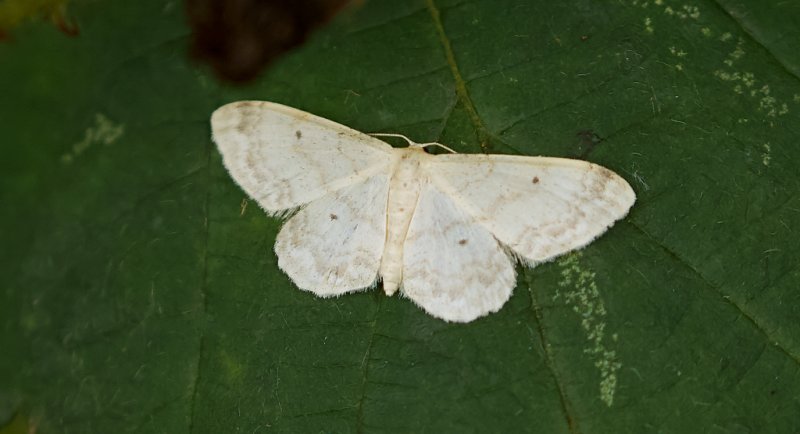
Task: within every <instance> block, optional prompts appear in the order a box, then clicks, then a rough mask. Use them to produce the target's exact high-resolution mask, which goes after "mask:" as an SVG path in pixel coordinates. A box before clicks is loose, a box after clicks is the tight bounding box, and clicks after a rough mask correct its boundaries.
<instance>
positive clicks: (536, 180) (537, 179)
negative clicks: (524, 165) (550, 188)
mask: <svg viewBox="0 0 800 434" xmlns="http://www.w3.org/2000/svg"><path fill="white" fill-rule="evenodd" d="M531 182H533V183H534V184H538V183H539V177H538V176H534V177H533V179H532V180H531Z"/></svg>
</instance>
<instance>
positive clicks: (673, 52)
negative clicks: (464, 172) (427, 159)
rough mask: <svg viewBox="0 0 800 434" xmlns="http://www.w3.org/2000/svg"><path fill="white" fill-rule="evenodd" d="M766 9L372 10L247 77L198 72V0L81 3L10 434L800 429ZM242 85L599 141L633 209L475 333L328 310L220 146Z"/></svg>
mask: <svg viewBox="0 0 800 434" xmlns="http://www.w3.org/2000/svg"><path fill="white" fill-rule="evenodd" d="M769 3H772V4H771V5H770V6H767V5H766V4H765V3H764V2H756V1H755V0H718V1H717V2H697V1H695V2H675V1H672V0H656V1H644V0H625V1H618V2H598V1H588V0H574V1H568V2H545V1H529V2H518V1H507V0H501V1H496V0H475V1H470V2H463V1H457V0H408V1H403V2H381V1H370V2H364V3H363V4H362V5H361V6H354V7H352V8H351V9H349V10H348V11H346V12H344V13H343V14H342V15H341V16H340V17H339V18H338V19H337V20H335V22H334V23H333V24H332V25H331V26H329V27H328V28H326V29H324V30H322V31H321V32H318V33H317V34H316V35H315V37H313V38H312V40H311V41H309V43H308V44H307V45H305V46H304V47H302V48H301V49H299V50H297V51H295V52H293V53H292V54H290V55H288V56H287V57H285V58H284V59H282V60H281V61H279V62H278V63H277V64H276V65H275V66H274V68H273V69H271V70H270V71H268V72H267V73H265V74H264V76H263V77H262V78H261V79H260V80H259V81H258V82H257V83H255V84H254V85H252V86H249V87H247V88H228V87H224V86H220V85H218V84H217V83H216V82H215V81H214V80H213V78H211V76H210V74H208V73H207V72H202V71H200V70H199V68H198V66H197V65H195V64H192V63H191V62H189V61H188V60H187V57H186V45H187V40H188V30H187V29H186V28H185V26H184V24H183V23H184V18H183V11H182V6H181V5H180V4H179V3H178V2H158V1H154V0H146V1H138V2H85V3H81V4H79V5H76V6H75V7H74V8H71V13H72V14H74V16H75V17H76V19H77V21H78V23H79V26H80V28H81V35H80V36H79V37H78V38H65V37H63V36H62V35H61V34H59V33H58V32H57V31H56V30H54V29H52V28H51V27H49V26H48V25H46V24H35V23H31V24H28V25H27V26H23V27H21V28H19V29H17V31H15V34H14V36H15V37H14V41H12V42H6V43H4V44H2V45H0V59H2V67H0V84H2V89H3V97H2V99H0V125H2V128H0V131H2V133H3V158H2V159H0V169H2V171H3V176H2V177H0V186H1V187H0V188H1V189H0V192H1V193H0V194H2V196H0V222H2V228H3V229H2V231H1V232H0V245H2V250H0V273H2V275H0V278H1V279H0V281H1V282H2V284H0V285H2V291H0V330H1V331H0V345H1V346H0V351H2V354H3V356H2V357H0V427H2V426H5V428H2V429H4V430H5V432H17V431H19V430H20V428H18V427H20V426H27V427H30V428H31V429H33V430H38V431H37V432H41V433H49V432H64V433H95V432H96V433H109V432H114V433H117V432H164V433H181V432H242V433H252V432H341V433H348V432H542V433H611V432H631V433H633V432H664V433H679V432H681V433H682V432H710V433H723V432H725V433H729V432H735V433H745V432H772V433H790V432H798V431H800V418H798V414H800V401H799V400H798V396H800V375H798V373H799V372H800V369H798V368H799V367H800V321H798V318H800V307H798V306H800V292H798V290H797V288H798V285H799V284H800V268H798V261H797V258H798V257H800V243H798V233H797V229H796V228H798V227H800V195H798V193H797V192H798V191H800V173H798V170H797V168H796V161H797V160H798V158H800V151H799V150H798V149H800V148H798V147H797V145H796V144H797V143H798V142H800V132H799V131H798V129H797V125H800V122H798V121H800V66H799V65H800V51H798V50H797V49H796V46H797V41H798V37H799V36H800V34H799V33H800V30H798V29H800V5H799V4H798V3H796V2H777V1H775V2H769ZM239 99H263V100H271V101H277V102H281V103H284V104H288V105H291V106H293V107H297V108H300V109H303V110H307V111H309V112H312V113H315V114H318V115H321V116H324V117H327V118H330V119H332V120H335V121H337V122H341V123H343V124H346V125H349V126H352V127H354V128H356V129H359V130H362V131H367V132H378V131H380V132H396V133H403V134H406V135H408V136H410V137H411V138H413V139H415V140H417V141H419V142H423V141H434V140H438V141H440V142H442V143H445V144H447V145H449V146H451V147H453V148H455V149H457V150H459V151H462V152H481V151H483V150H487V151H491V152H497V153H510V154H524V155H552V156H565V157H583V158H585V159H588V160H591V161H594V162H597V163H599V164H603V165H605V166H607V167H609V168H611V169H613V170H615V171H616V172H618V173H620V174H621V175H623V176H624V177H625V178H626V179H628V180H629V182H630V183H631V184H632V185H633V187H634V189H635V190H636V191H637V195H638V201H637V203H636V205H635V206H634V208H633V209H632V211H631V214H630V215H629V216H628V217H627V218H626V219H625V220H623V221H621V222H619V223H617V224H616V225H615V226H614V227H613V228H612V229H611V230H610V231H609V232H608V233H607V234H606V235H604V236H602V237H601V238H600V239H599V240H597V241H596V242H594V243H593V244H591V245H590V246H588V247H587V248H586V249H584V250H582V251H581V252H579V253H575V254H572V255H568V256H566V257H564V258H562V259H560V260H558V261H555V262H553V263H549V264H543V265H541V266H539V267H536V268H535V269H525V268H518V271H519V283H518V286H517V287H516V289H515V291H514V295H513V297H512V299H511V300H510V301H509V302H508V303H507V304H506V306H505V307H504V308H503V309H502V310H501V311H500V312H499V313H497V314H493V315H490V316H488V317H485V318H482V319H480V320H477V321H475V322H472V323H469V324H466V325H458V324H448V323H444V322H442V321H440V320H437V319H435V318H432V317H430V316H428V315H426V314H425V313H424V312H423V311H422V310H420V309H419V308H417V307H416V306H414V305H413V304H412V303H411V302H410V301H409V300H407V299H404V298H402V297H391V298H389V297H386V296H385V295H383V294H382V293H381V292H380V291H378V290H372V291H367V292H364V293H359V294H353V295H347V296H343V297H339V298H335V299H317V298H315V297H314V296H312V295H311V294H309V293H305V292H302V291H299V290H298V289H297V288H295V287H294V286H293V285H292V283H291V282H290V281H289V279H288V278H287V277H286V276H285V275H283V274H282V273H281V272H280V271H279V269H278V267H277V265H276V258H275V256H274V254H273V253H272V246H273V243H274V241H275V235H276V233H277V230H278V229H279V227H280V224H281V223H280V221H278V220H276V219H273V218H269V217H267V216H265V215H264V213H263V212H262V211H261V210H259V209H258V207H257V206H256V204H255V203H253V202H249V201H247V200H246V197H245V195H244V193H243V192H242V191H241V190H240V189H239V188H237V187H236V185H235V184H234V183H233V181H232V180H231V178H230V177H229V176H228V174H227V173H226V172H225V170H224V168H223V167H222V164H221V161H220V157H219V154H218V153H217V152H216V150H215V148H214V146H213V144H212V143H211V141H210V137H209V136H210V128H209V123H208V119H209V116H210V113H211V112H212V111H213V110H214V109H215V108H216V107H218V106H220V105H222V104H224V103H226V102H230V101H235V100H239ZM532 212H535V210H532ZM20 417H24V418H26V420H22V421H21V420H20ZM3 424H5V425H3ZM15 427H17V428H15Z"/></svg>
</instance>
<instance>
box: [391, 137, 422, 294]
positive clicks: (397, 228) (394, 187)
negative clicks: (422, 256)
mask: <svg viewBox="0 0 800 434" xmlns="http://www.w3.org/2000/svg"><path fill="white" fill-rule="evenodd" d="M395 152H399V153H402V154H401V157H400V158H399V160H398V163H397V165H396V166H395V170H394V173H393V174H392V180H391V181H390V184H389V201H388V204H387V213H386V219H387V222H386V227H387V229H386V245H385V247H384V250H383V258H382V259H381V268H380V276H381V278H382V279H383V290H384V291H385V292H386V294H387V295H392V294H394V293H395V291H397V288H399V287H400V282H401V281H402V280H403V244H404V243H405V240H406V234H407V233H408V226H409V225H410V224H411V218H412V217H413V216H414V209H415V208H416V207H417V201H418V200H419V193H420V189H421V185H422V182H424V180H422V179H420V173H421V172H420V170H419V167H420V160H422V159H424V158H426V157H428V154H426V153H425V151H424V150H423V149H422V148H402V149H395Z"/></svg>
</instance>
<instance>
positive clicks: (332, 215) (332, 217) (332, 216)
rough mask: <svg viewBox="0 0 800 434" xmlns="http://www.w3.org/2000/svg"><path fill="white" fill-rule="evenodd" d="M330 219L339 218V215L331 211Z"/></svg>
mask: <svg viewBox="0 0 800 434" xmlns="http://www.w3.org/2000/svg"><path fill="white" fill-rule="evenodd" d="M331 220H339V216H338V215H336V214H333V213H331Z"/></svg>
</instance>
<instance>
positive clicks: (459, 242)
mask: <svg viewBox="0 0 800 434" xmlns="http://www.w3.org/2000/svg"><path fill="white" fill-rule="evenodd" d="M458 244H460V245H462V246H463V245H465V244H467V239H466V238H462V239H460V240H458Z"/></svg>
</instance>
